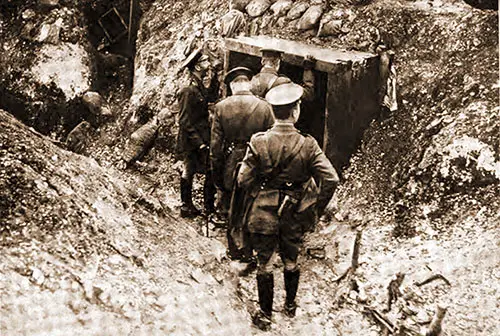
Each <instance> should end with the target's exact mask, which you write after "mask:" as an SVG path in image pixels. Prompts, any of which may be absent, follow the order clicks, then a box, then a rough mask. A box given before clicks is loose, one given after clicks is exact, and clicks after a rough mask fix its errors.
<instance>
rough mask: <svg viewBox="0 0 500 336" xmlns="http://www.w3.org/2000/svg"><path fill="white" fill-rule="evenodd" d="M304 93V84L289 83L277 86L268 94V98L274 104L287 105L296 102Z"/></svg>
mask: <svg viewBox="0 0 500 336" xmlns="http://www.w3.org/2000/svg"><path fill="white" fill-rule="evenodd" d="M303 93H304V89H303V88H302V86H300V85H298V84H295V83H288V84H282V85H279V86H276V87H274V88H272V89H271V90H269V92H268V93H267V94H266V100H267V101H268V103H269V104H271V105H273V106H285V105H292V104H294V103H296V102H297V101H298V100H299V99H300V98H301V97H302V94H303Z"/></svg>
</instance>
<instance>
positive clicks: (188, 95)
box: [177, 48, 219, 218]
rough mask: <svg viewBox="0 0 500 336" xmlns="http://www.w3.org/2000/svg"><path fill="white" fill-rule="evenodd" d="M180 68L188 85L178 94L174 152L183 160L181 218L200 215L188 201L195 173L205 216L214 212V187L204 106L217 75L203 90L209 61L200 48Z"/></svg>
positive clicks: (215, 89)
mask: <svg viewBox="0 0 500 336" xmlns="http://www.w3.org/2000/svg"><path fill="white" fill-rule="evenodd" d="M182 67H183V68H184V67H186V68H187V69H188V70H189V71H190V74H191V82H190V84H189V85H188V86H186V87H184V88H182V89H181V91H180V92H179V96H178V100H179V107H180V111H179V134H178V137H177V153H178V154H179V156H180V157H181V158H182V160H183V170H182V174H181V185H180V189H181V202H182V205H181V213H180V214H181V217H185V218H192V217H196V216H198V215H200V214H201V211H200V210H198V209H197V208H196V207H195V206H194V204H193V200H192V189H193V177H194V174H195V173H197V172H200V173H204V174H205V183H204V186H203V187H204V188H203V201H204V206H205V212H206V214H207V215H208V214H211V213H213V211H214V198H215V196H214V195H215V186H214V184H213V180H212V175H211V170H210V169H209V162H208V154H209V153H208V150H209V147H208V146H209V143H210V123H209V112H208V103H209V102H214V101H215V100H216V99H217V95H218V91H219V85H218V80H217V76H214V77H212V79H211V82H210V85H207V86H208V88H207V87H205V85H204V82H206V76H207V74H208V73H209V71H210V67H211V64H210V60H209V57H208V56H207V55H204V54H202V52H201V48H200V49H197V50H195V51H193V52H192V53H191V54H190V55H189V56H188V58H187V59H186V61H184V63H183V65H182Z"/></svg>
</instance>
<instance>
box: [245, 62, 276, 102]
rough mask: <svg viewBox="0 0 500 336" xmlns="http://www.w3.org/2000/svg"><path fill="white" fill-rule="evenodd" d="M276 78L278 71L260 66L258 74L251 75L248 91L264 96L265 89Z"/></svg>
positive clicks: (270, 86)
mask: <svg viewBox="0 0 500 336" xmlns="http://www.w3.org/2000/svg"><path fill="white" fill-rule="evenodd" d="M277 78H278V73H277V72H276V71H275V70H274V69H271V68H262V69H261V70H260V72H259V73H258V74H256V75H255V76H253V77H252V88H251V89H250V91H252V93H253V94H254V95H256V96H259V97H262V98H264V97H265V96H266V93H267V91H269V90H270V89H271V88H272V87H273V84H274V82H275V81H276V79H277Z"/></svg>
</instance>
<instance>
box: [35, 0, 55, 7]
mask: <svg viewBox="0 0 500 336" xmlns="http://www.w3.org/2000/svg"><path fill="white" fill-rule="evenodd" d="M38 3H39V4H40V5H42V6H46V7H56V6H57V5H59V0H39V1H38Z"/></svg>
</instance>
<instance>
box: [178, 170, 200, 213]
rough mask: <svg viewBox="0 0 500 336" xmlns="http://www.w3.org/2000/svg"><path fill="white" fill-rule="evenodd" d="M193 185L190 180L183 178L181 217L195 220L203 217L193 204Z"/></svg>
mask: <svg viewBox="0 0 500 336" xmlns="http://www.w3.org/2000/svg"><path fill="white" fill-rule="evenodd" d="M192 193H193V184H192V183H190V182H189V181H188V180H186V179H184V178H181V202H182V204H181V217H183V218H194V217H196V216H199V215H201V211H200V210H198V209H197V208H196V207H195V206H194V204H193V195H192Z"/></svg>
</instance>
